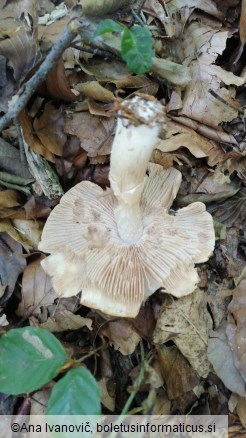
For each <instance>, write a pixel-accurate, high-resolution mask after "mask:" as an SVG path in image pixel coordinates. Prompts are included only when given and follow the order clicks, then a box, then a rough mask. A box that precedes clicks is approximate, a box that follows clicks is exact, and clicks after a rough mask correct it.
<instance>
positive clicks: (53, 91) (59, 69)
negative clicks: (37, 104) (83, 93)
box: [46, 59, 77, 102]
mask: <svg viewBox="0 0 246 438" xmlns="http://www.w3.org/2000/svg"><path fill="white" fill-rule="evenodd" d="M46 86H47V89H48V92H49V94H50V96H52V97H54V98H56V99H62V100H65V101H66V102H72V101H73V100H76V99H77V96H76V94H75V93H74V92H73V91H72V90H71V89H70V87H69V83H68V79H67V77H66V74H65V68H64V63H63V60H62V59H60V60H59V61H58V62H57V63H56V65H55V66H54V67H53V68H52V70H51V71H50V72H49V74H48V76H47V78H46Z"/></svg>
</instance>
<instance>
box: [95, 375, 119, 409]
mask: <svg viewBox="0 0 246 438" xmlns="http://www.w3.org/2000/svg"><path fill="white" fill-rule="evenodd" d="M107 382H108V379H106V377H103V378H102V379H101V380H99V382H98V385H99V388H100V394H101V402H102V404H103V406H105V407H106V408H107V409H109V411H110V412H114V410H115V398H114V397H112V396H111V395H110V394H109V392H108V388H107Z"/></svg>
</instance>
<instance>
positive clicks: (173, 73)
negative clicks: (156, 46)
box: [151, 58, 191, 87]
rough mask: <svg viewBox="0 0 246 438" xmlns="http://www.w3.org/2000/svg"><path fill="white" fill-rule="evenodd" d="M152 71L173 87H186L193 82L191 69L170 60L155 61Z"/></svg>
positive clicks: (155, 59)
mask: <svg viewBox="0 0 246 438" xmlns="http://www.w3.org/2000/svg"><path fill="white" fill-rule="evenodd" d="M151 70H152V71H153V73H155V74H156V75H158V76H160V77H161V78H163V79H165V80H166V81H168V82H170V83H171V84H173V85H178V86H180V87H184V86H185V85H187V84H188V83H189V82H190V81H191V74H190V69H189V68H188V67H186V66H185V65H181V64H177V63H175V62H172V61H169V60H168V59H159V58H154V59H153V65H152V67H151Z"/></svg>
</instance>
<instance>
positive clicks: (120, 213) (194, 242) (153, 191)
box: [39, 95, 215, 318]
mask: <svg viewBox="0 0 246 438" xmlns="http://www.w3.org/2000/svg"><path fill="white" fill-rule="evenodd" d="M163 124H164V114H163V107H162V105H161V104H160V103H159V102H157V101H156V100H155V99H153V98H149V97H148V96H144V95H142V96H140V95H138V96H134V97H132V98H131V99H127V100H125V101H124V102H123V103H122V104H121V107H120V111H119V114H118V120H117V127H116V134H115V138H114V142H113V145H112V153H111V165H110V175H109V178H110V184H111V188H110V189H107V190H106V191H104V190H103V189H101V188H100V187H99V186H97V185H96V184H93V183H91V182H89V181H83V182H81V183H79V184H77V185H76V186H75V187H73V188H72V189H71V190H69V191H68V192H67V193H66V194H65V195H64V196H63V197H62V199H61V202H60V204H59V205H58V206H56V207H55V208H54V210H53V211H52V213H51V214H50V216H49V218H48V220H47V222H46V225H45V227H44V230H43V234H42V240H41V243H40V245H39V249H40V250H42V251H44V252H47V253H50V255H49V256H48V257H47V258H46V259H45V260H43V261H42V266H43V268H44V270H45V271H46V272H47V273H48V274H49V275H50V276H51V277H52V283H53V287H54V289H55V291H56V293H57V295H58V296H60V297H69V296H72V295H76V294H78V293H79V292H81V303H82V304H84V305H85V306H88V307H91V308H94V309H98V310H100V311H101V312H103V313H105V314H108V315H114V316H122V317H132V318H133V317H135V316H136V315H137V314H138V312H139V309H140V306H141V304H142V303H143V302H144V301H145V300H146V299H147V298H148V297H149V296H150V295H151V294H153V293H154V292H155V291H156V290H157V289H159V288H163V290H164V291H165V292H166V293H170V294H172V295H174V296H175V297H181V296H183V295H187V294H189V293H191V292H193V290H194V289H195V287H196V284H197V282H198V275H197V271H196V269H195V267H194V264H195V263H201V262H205V261H206V260H207V259H208V258H209V256H210V255H211V253H212V251H213V248H214V243H215V237H214V229H213V221H212V217H211V215H210V214H209V213H208V212H206V210H205V205H204V204H203V203H201V202H195V203H193V204H191V205H189V206H188V207H185V208H181V209H180V210H178V211H177V212H175V213H173V214H172V215H170V214H168V210H169V208H170V206H171V205H172V202H173V200H174V198H175V197H176V194H177V192H178V189H179V186H180V183H181V173H180V172H179V171H178V170H176V169H175V168H170V169H167V170H164V169H163V168H162V167H161V166H159V165H156V164H153V163H149V164H148V162H149V159H150V156H151V153H152V150H153V148H154V145H155V143H156V141H157V137H158V134H159V132H160V129H161V127H163ZM146 170H147V173H146Z"/></svg>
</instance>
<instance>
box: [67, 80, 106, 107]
mask: <svg viewBox="0 0 246 438" xmlns="http://www.w3.org/2000/svg"><path fill="white" fill-rule="evenodd" d="M74 88H75V90H77V91H79V92H80V93H81V94H83V95H84V96H86V97H89V98H90V99H94V100H99V101H100V102H106V103H107V102H114V100H115V96H114V94H113V93H112V91H110V90H107V88H105V87H103V86H102V85H100V84H99V82H97V81H88V82H84V83H81V84H78V85H76V86H75V87H74Z"/></svg>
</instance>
